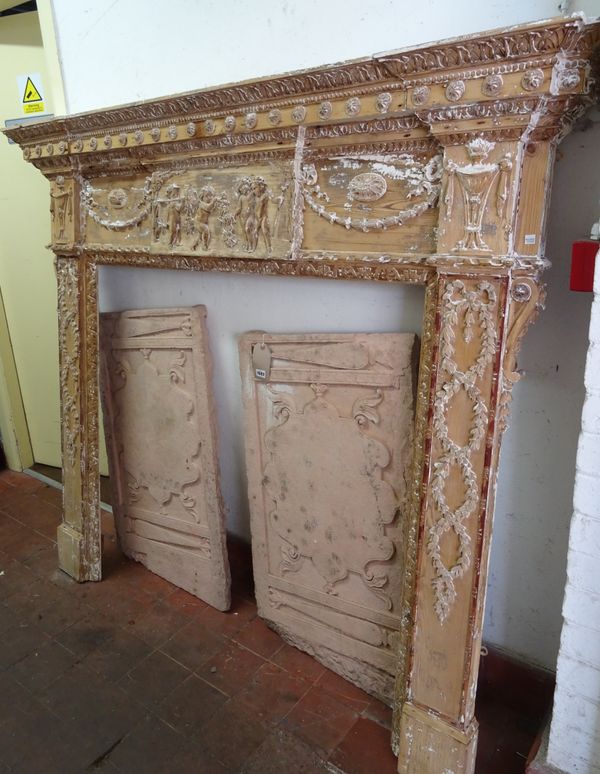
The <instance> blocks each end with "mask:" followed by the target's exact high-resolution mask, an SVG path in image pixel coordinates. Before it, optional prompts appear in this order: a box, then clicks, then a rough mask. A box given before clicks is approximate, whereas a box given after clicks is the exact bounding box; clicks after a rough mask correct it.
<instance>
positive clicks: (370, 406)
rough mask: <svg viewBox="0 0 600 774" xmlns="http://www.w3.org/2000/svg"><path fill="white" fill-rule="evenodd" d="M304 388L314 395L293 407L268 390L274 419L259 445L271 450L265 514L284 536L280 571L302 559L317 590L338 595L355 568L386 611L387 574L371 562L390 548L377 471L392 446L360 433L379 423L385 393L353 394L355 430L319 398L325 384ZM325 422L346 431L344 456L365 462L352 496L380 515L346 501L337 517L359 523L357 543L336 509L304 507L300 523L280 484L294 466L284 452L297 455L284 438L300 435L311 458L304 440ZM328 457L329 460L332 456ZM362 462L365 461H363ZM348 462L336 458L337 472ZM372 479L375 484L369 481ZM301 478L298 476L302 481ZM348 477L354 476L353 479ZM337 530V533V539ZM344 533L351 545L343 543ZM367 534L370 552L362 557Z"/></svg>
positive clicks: (390, 511) (391, 500) (391, 503)
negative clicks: (316, 578) (318, 582)
mask: <svg viewBox="0 0 600 774" xmlns="http://www.w3.org/2000/svg"><path fill="white" fill-rule="evenodd" d="M310 386H311V388H312V390H313V392H314V398H313V399H312V400H311V401H310V402H309V403H308V404H307V405H305V406H304V407H303V408H302V410H298V408H297V407H296V406H295V404H294V401H293V400H292V399H291V398H290V397H288V396H285V395H282V394H280V393H278V392H276V391H275V390H271V391H270V399H271V403H272V411H273V416H274V418H275V420H276V422H277V424H275V425H273V426H272V427H271V428H270V429H268V430H267V431H266V433H265V436H264V443H265V447H266V449H267V450H268V451H269V452H270V460H269V461H268V462H267V464H266V466H265V470H264V477H263V480H264V482H265V484H264V488H265V490H266V493H267V495H268V497H269V499H270V500H272V501H273V503H274V510H273V511H272V512H271V513H270V514H269V521H270V524H271V528H272V529H273V530H274V531H275V532H276V534H277V535H278V536H279V537H280V538H281V540H282V541H283V546H282V559H281V563H280V571H281V572H282V573H289V572H298V571H299V570H300V568H301V566H302V563H303V562H304V561H305V560H307V559H308V560H309V561H311V562H312V564H313V566H314V568H315V569H316V571H317V572H318V573H319V575H320V576H321V578H322V583H323V591H325V592H326V593H327V594H332V595H336V594H337V591H336V585H337V584H338V583H339V582H340V581H342V580H344V579H345V578H347V577H348V574H349V573H350V572H355V573H357V574H358V575H359V577H360V578H361V580H362V581H363V583H364V584H365V586H366V587H367V588H368V589H370V590H371V591H372V592H373V594H375V595H376V596H377V597H379V598H380V599H381V600H382V601H383V602H385V606H386V609H388V610H391V608H392V601H391V599H390V598H389V596H388V594H386V592H385V590H384V589H385V586H386V585H387V583H388V577H387V575H385V574H377V573H376V572H375V571H374V569H373V568H372V567H371V565H374V564H376V563H379V562H386V561H388V560H389V559H390V558H391V557H392V556H393V554H394V550H395V549H394V544H393V542H392V541H391V540H390V539H389V538H387V537H386V535H385V531H384V526H385V525H387V524H390V523H391V522H392V521H393V520H394V518H395V514H396V509H397V507H398V503H397V501H396V496H395V494H394V491H393V489H392V487H391V486H390V484H388V483H387V482H386V481H385V480H384V479H383V478H382V471H383V469H385V468H386V466H387V465H388V463H389V459H390V452H389V450H388V449H387V448H386V447H385V446H384V444H383V443H381V442H380V441H378V440H376V439H375V438H374V437H372V436H371V435H369V434H367V432H366V431H367V430H368V427H369V424H370V423H375V424H377V423H378V422H379V415H378V413H377V406H379V405H380V403H381V402H382V400H383V395H382V394H381V391H379V390H376V391H375V392H374V394H373V395H364V396H360V397H358V398H356V400H355V402H354V406H353V408H352V419H353V420H354V421H355V422H356V426H357V429H352V419H345V418H344V415H343V413H342V412H341V411H340V409H339V408H338V407H337V406H336V405H335V404H334V403H332V402H331V401H330V400H328V399H327V398H326V397H325V395H326V393H327V389H328V388H327V385H324V384H311V385H310ZM328 423H331V425H332V427H334V426H335V427H336V428H337V433H339V434H342V435H343V436H344V443H342V444H341V446H343V447H344V449H346V450H347V451H348V455H349V458H350V459H352V460H354V458H355V457H356V458H360V459H361V460H363V464H366V465H367V472H368V478H367V479H364V480H363V481H364V486H363V487H362V488H361V490H360V497H359V496H358V495H357V499H358V500H360V502H361V503H364V501H366V500H368V501H369V502H371V501H372V503H373V510H372V512H373V513H378V514H379V518H378V519H377V520H374V521H369V520H365V519H364V518H362V516H359V515H358V513H356V514H354V513H352V509H351V507H350V504H349V503H348V504H347V505H346V508H344V511H343V517H342V516H340V517H339V519H342V518H343V520H344V521H345V522H354V521H355V520H356V519H358V521H359V522H360V523H361V530H360V532H359V533H356V534H357V535H358V534H360V537H359V538H358V539H357V540H356V542H354V541H353V540H352V539H351V538H350V536H351V535H352V534H353V533H352V532H350V533H348V532H347V531H346V530H344V529H343V527H342V523H341V522H340V523H339V524H338V521H339V519H338V517H336V511H333V512H331V513H329V511H327V517H328V518H327V519H325V518H324V519H319V518H318V514H316V513H307V514H306V521H305V523H302V522H301V521H300V522H299V520H298V518H297V517H296V516H295V514H293V513H292V512H291V511H290V510H289V509H288V508H287V507H286V504H285V501H286V498H285V493H283V492H282V491H281V490H280V486H281V482H282V481H284V480H285V476H286V470H288V469H289V470H294V469H296V470H297V466H295V467H291V466H290V464H289V463H290V460H288V457H290V458H291V460H292V461H293V460H294V459H295V456H297V455H296V454H295V452H294V451H293V448H291V447H290V441H289V440H288V439H289V438H294V437H296V436H298V435H300V437H301V438H302V439H303V441H304V444H303V445H302V447H301V449H300V453H301V454H303V455H305V456H308V457H309V458H310V457H311V456H313V455H312V450H311V448H310V438H311V437H313V435H314V436H315V437H318V436H319V433H322V428H323V425H324V424H328ZM290 428H291V430H290ZM311 428H312V429H311ZM338 443H339V438H338V439H337V441H336V448H337V445H338ZM288 450H289V451H288ZM282 455H283V456H282ZM330 460H331V464H333V456H331V457H330ZM364 460H367V462H366V463H365V462H364ZM347 462H348V457H346V458H345V459H344V460H343V461H342V460H340V465H339V473H337V475H338V476H340V477H341V479H342V480H343V478H344V473H343V471H344V470H345V469H346V465H347ZM298 472H300V471H298ZM336 472H337V471H336ZM371 477H372V481H373V484H370V483H369V481H370V480H371ZM302 480H303V479H302V478H300V482H302ZM354 481H355V482H356V479H354ZM375 482H376V483H375ZM361 483H362V482H361ZM290 485H291V482H290ZM355 485H356V483H355ZM360 513H361V514H363V513H364V510H363V508H360ZM358 521H357V523H358ZM319 525H322V526H321V527H320V526H319ZM327 525H329V526H327ZM321 529H322V530H324V531H325V532H327V529H329V533H330V535H329V538H328V536H327V534H325V535H324V537H325V539H323V540H311V541H310V542H309V541H307V540H306V534H307V533H310V534H311V535H314V536H316V535H318V534H319V531H320V530H321ZM338 532H339V535H338ZM336 535H338V537H337V539H336ZM349 538H350V543H348V541H349ZM344 539H345V540H346V552H345V555H344V557H340V556H339V553H336V544H337V542H338V540H340V541H341V540H344ZM365 539H366V540H367V543H368V545H369V547H370V548H371V551H372V552H371V554H369V555H368V556H366V557H365V548H364V541H365Z"/></svg>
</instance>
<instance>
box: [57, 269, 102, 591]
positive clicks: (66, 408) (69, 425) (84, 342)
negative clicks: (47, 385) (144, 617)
mask: <svg viewBox="0 0 600 774" xmlns="http://www.w3.org/2000/svg"><path fill="white" fill-rule="evenodd" d="M56 271H57V279H58V326H59V344H60V391H61V411H62V422H61V424H62V455H63V484H64V492H63V523H62V524H61V525H60V526H59V528H58V538H57V540H58V554H59V565H60V567H61V568H62V569H63V570H64V571H65V572H67V573H68V574H69V575H71V576H72V577H74V578H75V579H77V580H79V581H83V580H99V579H100V576H101V567H100V520H99V502H98V499H99V498H98V389H97V384H98V345H97V337H98V330H97V314H98V313H97V303H96V266H95V264H94V263H92V262H90V261H88V260H86V259H82V258H71V257H68V256H60V255H59V256H58V258H57V262H56Z"/></svg>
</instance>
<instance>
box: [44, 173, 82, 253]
mask: <svg viewBox="0 0 600 774" xmlns="http://www.w3.org/2000/svg"><path fill="white" fill-rule="evenodd" d="M50 216H51V218H52V244H53V245H54V246H55V248H56V250H57V251H59V250H61V249H64V248H65V247H69V246H71V245H73V244H75V243H76V242H77V240H78V239H79V185H78V183H77V181H76V180H74V179H73V178H72V177H64V176H63V175H57V176H56V177H55V178H54V179H53V180H52V181H51V183H50Z"/></svg>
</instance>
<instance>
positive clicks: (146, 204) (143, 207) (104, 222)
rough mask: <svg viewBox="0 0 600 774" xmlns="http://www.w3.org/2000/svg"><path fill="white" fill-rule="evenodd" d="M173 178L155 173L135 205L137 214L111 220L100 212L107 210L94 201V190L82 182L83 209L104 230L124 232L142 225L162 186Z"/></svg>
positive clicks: (148, 179) (167, 173)
mask: <svg viewBox="0 0 600 774" xmlns="http://www.w3.org/2000/svg"><path fill="white" fill-rule="evenodd" d="M172 176H173V173H172V172H153V173H152V175H150V176H149V177H147V178H146V182H145V184H144V188H143V189H142V195H141V198H140V200H139V201H138V202H136V204H135V205H134V209H135V214H134V215H132V216H131V217H129V218H123V219H120V218H117V219H114V218H113V219H111V218H109V217H106V216H105V215H102V214H101V212H100V210H101V209H105V208H103V207H102V205H100V204H98V202H97V201H96V200H95V199H94V189H93V188H92V186H91V185H90V183H89V182H88V181H87V180H82V181H81V207H82V210H83V211H84V212H87V214H88V215H89V216H90V218H92V219H93V220H95V221H96V223H98V224H99V225H101V226H104V228H107V229H109V230H110V231H123V230H125V229H128V228H132V227H133V226H137V225H138V224H140V223H141V222H142V221H143V220H144V218H146V217H148V215H149V214H150V210H151V209H152V204H153V203H154V200H155V198H156V196H157V194H158V191H159V190H160V188H161V186H162V185H163V184H164V183H165V182H166V181H167V180H168V179H169V178H170V177H172Z"/></svg>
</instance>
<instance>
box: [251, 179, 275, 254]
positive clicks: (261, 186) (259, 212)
mask: <svg viewBox="0 0 600 774" xmlns="http://www.w3.org/2000/svg"><path fill="white" fill-rule="evenodd" d="M252 190H253V192H254V197H255V210H256V231H255V232H254V235H253V236H254V242H253V244H254V247H253V248H252V250H253V251H254V250H256V248H257V246H258V237H259V235H260V234H262V237H263V239H264V240H265V245H266V246H267V250H268V251H269V252H271V224H270V222H269V202H270V200H271V193H270V192H269V189H268V188H267V183H266V181H265V179H264V178H263V177H257V178H256V179H255V181H254V185H253V186H252Z"/></svg>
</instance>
